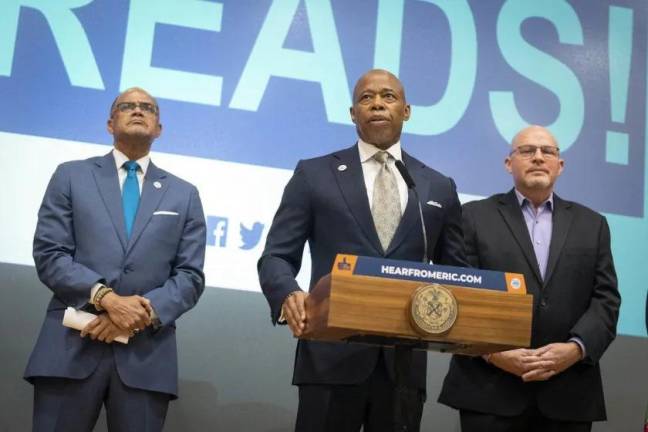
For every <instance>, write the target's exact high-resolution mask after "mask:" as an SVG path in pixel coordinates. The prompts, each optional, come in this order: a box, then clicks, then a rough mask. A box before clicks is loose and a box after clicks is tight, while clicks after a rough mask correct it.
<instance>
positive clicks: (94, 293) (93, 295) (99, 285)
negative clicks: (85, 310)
mask: <svg viewBox="0 0 648 432" xmlns="http://www.w3.org/2000/svg"><path fill="white" fill-rule="evenodd" d="M103 286H105V285H104V284H102V283H99V282H97V283H96V284H94V286H93V287H92V288H91V289H90V300H88V303H90V304H91V305H93V304H94V303H93V302H92V300H93V299H94V297H95V295H96V294H97V291H99V288H101V287H103Z"/></svg>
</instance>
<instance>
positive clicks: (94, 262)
mask: <svg viewBox="0 0 648 432" xmlns="http://www.w3.org/2000/svg"><path fill="white" fill-rule="evenodd" d="M121 202H122V201H121V192H120V188H119V180H118V177H117V169H116V167H115V160H114V158H113V156H112V153H108V154H107V155H105V156H103V157H95V158H91V159H87V160H83V161H73V162H67V163H64V164H61V165H60V166H59V167H58V168H57V170H56V172H55V173H54V175H53V176H52V179H51V181H50V183H49V186H48V188H47V191H46V192H45V196H44V198H43V203H42V205H41V208H40V211H39V213H38V225H37V227H36V234H35V236H34V261H35V264H36V270H37V272H38V276H39V278H40V279H41V281H42V282H43V283H44V284H45V285H46V286H47V287H48V288H49V289H50V290H51V291H52V294H53V295H52V299H51V301H50V303H49V305H48V307H47V313H46V316H45V322H44V323H43V326H42V328H41V331H40V335H39V337H38V340H37V342H36V346H35V347H34V350H33V352H32V354H31V356H30V359H29V363H28V365H27V369H26V371H25V378H27V379H28V380H29V379H31V378H35V377H64V378H77V379H82V378H86V377H88V376H89V375H90V374H91V373H92V372H93V371H94V370H95V368H96V367H97V364H98V362H99V360H100V359H101V357H102V355H103V354H104V351H105V350H113V352H114V356H115V363H116V366H117V370H118V372H119V376H120V378H121V380H122V381H123V382H124V384H126V385H128V386H130V387H135V388H141V389H145V390H152V391H158V392H164V393H169V394H171V395H172V396H175V395H177V387H178V384H177V381H178V373H177V369H178V366H177V353H176V339H175V320H176V318H178V317H179V316H180V315H182V314H183V313H184V312H186V311H187V310H189V309H191V308H192V307H193V306H194V305H195V304H196V302H197V301H198V298H199V297H200V295H201V293H202V291H203V288H204V275H203V272H202V266H203V262H204V255H205V240H206V236H205V219H204V216H203V210H202V205H201V202H200V197H199V196H198V191H197V189H196V188H195V187H194V186H193V185H191V184H189V183H187V182H185V181H183V180H181V179H179V178H177V177H175V176H173V175H171V174H169V173H167V172H166V171H163V170H161V169H159V168H158V167H156V166H155V165H154V164H153V163H150V164H149V167H148V169H147V172H146V176H145V178H144V183H143V185H142V194H141V199H140V204H139V209H138V211H137V216H136V219H135V223H134V225H133V231H132V234H131V237H130V239H127V236H126V228H125V225H124V216H123V210H122V204H121ZM157 211H163V212H164V211H165V212H169V213H171V212H172V213H176V214H155V213H156V212H157ZM97 282H102V283H105V284H106V285H108V286H110V287H112V288H114V290H115V292H116V293H118V294H119V295H125V296H127V295H133V294H138V295H141V296H144V297H146V298H148V299H149V300H150V301H151V305H152V306H153V309H154V310H155V312H156V313H157V315H158V317H159V319H160V322H161V324H162V325H161V327H160V328H158V329H153V328H152V327H147V328H146V329H145V330H144V331H143V332H141V333H139V334H137V335H136V336H135V337H132V338H130V340H129V343H128V344H127V345H123V344H120V343H113V344H111V345H109V344H105V343H103V342H99V341H92V340H91V339H90V338H89V337H86V338H80V337H79V332H78V331H76V330H71V329H68V328H66V327H63V325H62V324H61V322H62V318H63V312H64V310H65V308H66V307H68V306H72V307H74V308H82V307H84V306H87V303H88V301H89V298H90V290H91V288H92V287H93V286H94V285H95V284H96V283H97Z"/></svg>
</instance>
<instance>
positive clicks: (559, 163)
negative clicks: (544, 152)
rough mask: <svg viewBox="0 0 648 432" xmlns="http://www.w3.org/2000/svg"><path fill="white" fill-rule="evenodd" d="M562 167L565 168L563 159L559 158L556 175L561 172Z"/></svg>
mask: <svg viewBox="0 0 648 432" xmlns="http://www.w3.org/2000/svg"><path fill="white" fill-rule="evenodd" d="M563 169H565V160H564V159H559V160H558V175H560V174H562V172H563Z"/></svg>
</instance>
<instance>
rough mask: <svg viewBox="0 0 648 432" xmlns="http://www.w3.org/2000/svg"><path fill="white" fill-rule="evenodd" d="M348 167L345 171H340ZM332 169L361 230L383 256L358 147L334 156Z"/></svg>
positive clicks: (355, 146)
mask: <svg viewBox="0 0 648 432" xmlns="http://www.w3.org/2000/svg"><path fill="white" fill-rule="evenodd" d="M342 166H346V168H345V169H342V170H341V169H339V168H340V167H342ZM330 169H331V171H332V172H333V176H334V177H335V179H336V180H337V183H338V186H339V188H340V191H341V192H342V196H343V197H344V201H345V202H346V204H347V206H348V207H349V209H350V210H351V213H352V214H353V217H354V218H355V220H356V222H357V223H358V225H359V226H360V229H361V230H362V232H363V233H364V235H365V236H366V237H367V239H368V240H369V242H370V243H371V245H372V246H373V247H374V249H376V251H377V252H378V253H379V254H380V255H382V254H383V251H382V246H380V240H379V239H378V233H377V232H376V227H375V225H374V222H373V217H372V216H371V208H370V207H369V199H368V198H367V188H366V187H365V182H364V176H363V174H362V165H361V163H360V154H359V153H358V146H357V145H354V146H353V147H350V148H348V149H345V150H341V151H339V152H336V153H334V154H333V157H332V159H331V165H330Z"/></svg>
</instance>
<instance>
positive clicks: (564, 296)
mask: <svg viewBox="0 0 648 432" xmlns="http://www.w3.org/2000/svg"><path fill="white" fill-rule="evenodd" d="M463 226H464V235H465V240H466V254H467V256H468V260H469V261H470V263H471V265H473V266H474V267H478V268H483V269H489V270H498V271H510V272H517V273H523V274H524V275H525V279H526V285H527V290H528V292H529V293H530V294H533V327H532V335H531V346H532V347H539V346H543V345H546V344H549V343H552V342H566V341H568V340H569V339H570V338H571V337H577V338H580V339H581V340H582V341H583V343H584V345H585V349H586V354H587V356H586V358H585V359H584V360H583V361H580V362H578V363H576V364H575V365H573V366H572V367H571V368H569V369H567V370H566V371H564V372H563V373H561V374H559V375H556V376H554V377H552V378H550V379H549V380H548V381H543V382H534V383H527V384H525V383H523V382H522V380H521V379H520V378H519V377H516V376H514V375H512V374H509V373H507V372H504V371H502V370H500V369H498V368H496V367H495V366H492V365H490V364H487V363H486V362H485V361H484V360H483V359H482V358H481V357H462V356H454V357H453V358H452V361H451V363H450V370H449V371H448V375H447V376H446V378H445V382H444V384H443V389H442V391H441V395H440V396H439V402H441V403H444V404H446V405H450V406H452V407H455V408H459V409H468V410H473V411H479V412H485V413H492V414H496V415H501V416H513V415H518V414H521V413H522V411H523V410H524V409H525V408H526V407H527V406H528V405H529V404H531V403H532V402H533V401H534V399H535V400H536V401H537V405H538V408H539V409H540V411H541V412H542V413H543V414H544V415H546V416H547V417H550V418H554V419H558V420H571V421H595V420H603V419H605V404H604V400H603V388H602V384H601V373H600V370H599V364H598V362H599V359H600V358H601V356H602V355H603V353H604V352H605V350H606V348H607V347H608V345H609V344H610V343H611V342H612V340H613V339H614V337H615V335H616V323H617V318H618V314H619V305H620V300H621V299H620V296H619V292H618V290H617V279H616V274H615V271H614V263H613V262H612V254H611V252H610V231H609V228H608V225H607V222H606V220H605V218H604V217H603V216H601V215H600V214H598V213H596V212H594V211H592V210H590V209H588V208H586V207H583V206H581V205H579V204H576V203H573V202H570V201H564V200H562V199H560V197H558V196H556V195H555V194H554V210H553V232H552V236H551V246H550V251H549V260H548V263H547V270H546V275H545V281H542V279H541V277H540V271H539V267H538V263H537V261H536V258H535V254H534V251H533V247H532V245H531V239H530V236H529V233H528V230H527V227H526V225H525V222H524V217H523V215H522V211H521V209H520V205H519V204H518V201H517V197H516V195H515V192H514V191H513V190H511V191H510V192H509V193H508V194H500V195H494V196H492V197H490V198H488V199H485V200H482V201H476V202H471V203H467V204H466V205H464V208H463Z"/></svg>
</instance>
